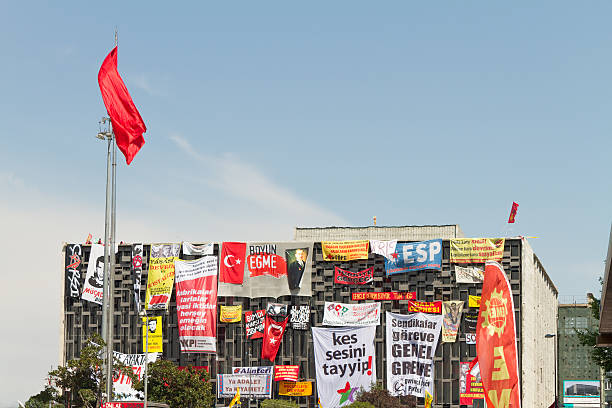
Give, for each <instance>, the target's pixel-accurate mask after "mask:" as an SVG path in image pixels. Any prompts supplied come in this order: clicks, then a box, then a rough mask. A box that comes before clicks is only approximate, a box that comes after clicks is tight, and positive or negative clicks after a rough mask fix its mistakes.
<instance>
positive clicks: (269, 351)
mask: <svg viewBox="0 0 612 408" xmlns="http://www.w3.org/2000/svg"><path fill="white" fill-rule="evenodd" d="M288 320H289V316H287V317H286V318H285V320H283V321H282V322H276V321H274V320H273V319H272V318H271V317H270V316H268V315H266V319H265V322H266V325H265V328H264V336H263V342H262V343H261V359H262V360H263V359H267V360H270V361H271V362H274V359H275V358H276V354H277V353H278V348H279V347H280V343H281V341H282V340H283V334H284V333H285V329H286V328H287V321H288Z"/></svg>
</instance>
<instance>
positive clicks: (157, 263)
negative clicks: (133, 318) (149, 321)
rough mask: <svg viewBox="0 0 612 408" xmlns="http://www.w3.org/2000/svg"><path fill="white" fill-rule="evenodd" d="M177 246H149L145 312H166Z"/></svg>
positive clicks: (178, 248) (178, 247) (172, 283)
mask: <svg viewBox="0 0 612 408" xmlns="http://www.w3.org/2000/svg"><path fill="white" fill-rule="evenodd" d="M179 250H180V246H179V245H178V244H159V245H153V244H152V245H151V255H150V257H149V276H148V278H147V279H148V280H147V292H146V295H145V300H146V303H145V304H146V306H145V307H146V309H147V310H166V309H168V303H170V296H171V295H172V287H173V286H174V261H176V260H177V259H178V254H179Z"/></svg>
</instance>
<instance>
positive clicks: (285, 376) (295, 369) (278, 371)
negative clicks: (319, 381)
mask: <svg viewBox="0 0 612 408" xmlns="http://www.w3.org/2000/svg"><path fill="white" fill-rule="evenodd" d="M299 374H300V366H299V365H277V366H276V367H274V381H297V380H298V376H299Z"/></svg>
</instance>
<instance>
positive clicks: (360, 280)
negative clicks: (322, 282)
mask: <svg viewBox="0 0 612 408" xmlns="http://www.w3.org/2000/svg"><path fill="white" fill-rule="evenodd" d="M334 282H335V283H338V284H341V285H366V284H368V283H372V282H374V268H368V269H364V270H363V271H359V272H351V271H347V270H346V269H342V268H338V267H337V266H336V267H334Z"/></svg>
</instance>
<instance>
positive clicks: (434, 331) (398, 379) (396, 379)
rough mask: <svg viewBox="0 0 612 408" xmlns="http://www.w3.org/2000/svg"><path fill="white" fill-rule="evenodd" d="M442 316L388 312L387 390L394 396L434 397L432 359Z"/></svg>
mask: <svg viewBox="0 0 612 408" xmlns="http://www.w3.org/2000/svg"><path fill="white" fill-rule="evenodd" d="M441 328H442V315H438V314H427V313H413V314H409V315H402V314H396V313H390V312H387V333H386V342H387V389H388V390H389V393H390V394H391V395H393V396H399V395H415V396H417V397H425V390H427V391H429V393H430V394H431V395H433V393H434V392H433V391H434V390H433V387H434V384H433V379H434V355H435V354H436V347H437V345H438V339H439V337H440V329H441Z"/></svg>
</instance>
